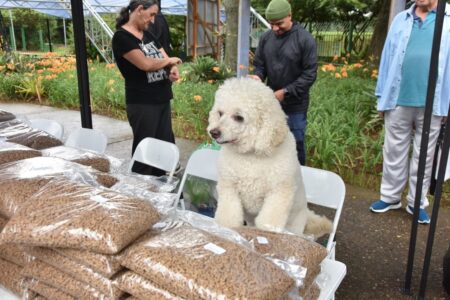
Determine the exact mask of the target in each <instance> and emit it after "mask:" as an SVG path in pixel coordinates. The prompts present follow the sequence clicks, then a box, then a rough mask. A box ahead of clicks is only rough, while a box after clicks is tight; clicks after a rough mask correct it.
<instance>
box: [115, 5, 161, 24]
mask: <svg viewBox="0 0 450 300" xmlns="http://www.w3.org/2000/svg"><path fill="white" fill-rule="evenodd" d="M139 5H142V6H143V7H144V9H147V8H149V7H150V6H153V5H158V0H131V1H130V4H128V6H127V7H124V8H122V9H121V10H120V12H119V16H118V17H117V18H116V29H119V28H120V27H122V25H123V24H125V23H126V22H128V20H129V19H130V13H131V12H133V11H134V10H135V9H136V8H138V6H139Z"/></svg>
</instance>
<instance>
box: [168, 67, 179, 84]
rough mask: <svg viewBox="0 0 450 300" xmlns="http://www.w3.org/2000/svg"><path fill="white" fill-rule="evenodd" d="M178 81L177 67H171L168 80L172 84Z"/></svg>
mask: <svg viewBox="0 0 450 300" xmlns="http://www.w3.org/2000/svg"><path fill="white" fill-rule="evenodd" d="M178 79H180V72H179V71H178V68H177V66H173V67H171V68H170V72H169V80H170V81H172V82H174V81H177V80H178Z"/></svg>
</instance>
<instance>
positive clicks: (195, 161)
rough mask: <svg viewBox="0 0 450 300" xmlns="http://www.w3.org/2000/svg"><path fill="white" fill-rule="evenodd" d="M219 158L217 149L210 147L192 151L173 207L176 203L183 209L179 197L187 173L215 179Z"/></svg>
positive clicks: (183, 206) (183, 205)
mask: <svg viewBox="0 0 450 300" xmlns="http://www.w3.org/2000/svg"><path fill="white" fill-rule="evenodd" d="M218 158H219V151H218V150H212V149H206V148H205V149H199V150H196V151H194V152H193V153H192V154H191V156H190V157H189V160H188V162H187V164H186V168H185V170H184V174H183V178H182V179H181V183H180V186H179V187H178V193H177V201H176V203H175V207H178V203H180V205H181V209H182V210H185V209H186V208H185V204H184V200H183V199H180V198H181V193H182V192H183V188H184V184H185V182H186V178H187V176H188V175H192V176H196V177H200V178H204V179H209V180H213V181H217V179H218V177H219V176H218V173H217V160H218Z"/></svg>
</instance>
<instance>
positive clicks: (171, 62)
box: [168, 57, 182, 66]
mask: <svg viewBox="0 0 450 300" xmlns="http://www.w3.org/2000/svg"><path fill="white" fill-rule="evenodd" d="M168 59H169V65H171V66H174V65H179V64H181V63H182V61H181V59H180V58H178V57H169V58H168Z"/></svg>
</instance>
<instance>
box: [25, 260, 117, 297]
mask: <svg viewBox="0 0 450 300" xmlns="http://www.w3.org/2000/svg"><path fill="white" fill-rule="evenodd" d="M22 275H23V276H24V277H27V278H33V279H37V280H39V281H40V282H43V283H45V284H47V285H49V286H52V287H54V288H57V289H58V290H61V291H63V292H64V293H66V294H69V295H71V296H73V297H75V298H80V299H105V300H106V299H108V298H107V297H106V296H105V295H102V294H101V293H100V292H99V291H97V290H95V289H94V288H93V287H91V286H90V285H88V284H85V283H82V282H80V281H78V280H76V279H75V278H73V277H72V276H70V275H68V274H66V273H64V272H61V271H59V270H58V269H56V268H54V267H52V266H50V265H48V264H46V263H44V262H42V261H40V260H38V259H35V260H33V261H32V262H30V263H29V264H27V265H26V266H25V267H24V268H23V270H22Z"/></svg>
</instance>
